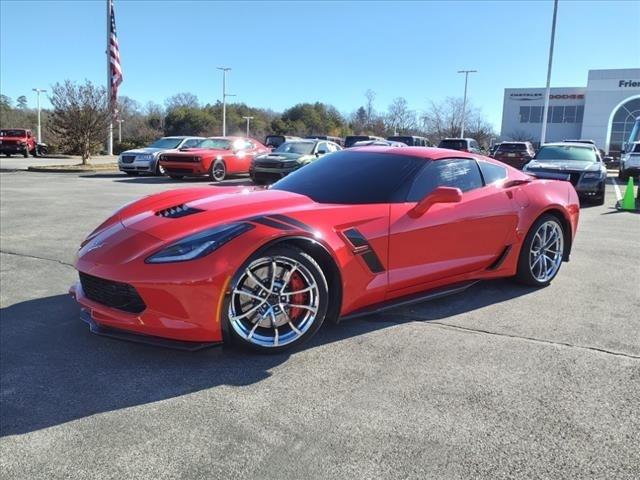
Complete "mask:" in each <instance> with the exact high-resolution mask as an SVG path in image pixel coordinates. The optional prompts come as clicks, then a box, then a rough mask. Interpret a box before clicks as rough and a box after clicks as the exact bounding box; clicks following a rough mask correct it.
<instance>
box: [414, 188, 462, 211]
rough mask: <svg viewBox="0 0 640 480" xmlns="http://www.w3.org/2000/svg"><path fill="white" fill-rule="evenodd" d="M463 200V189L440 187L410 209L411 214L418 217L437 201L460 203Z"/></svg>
mask: <svg viewBox="0 0 640 480" xmlns="http://www.w3.org/2000/svg"><path fill="white" fill-rule="evenodd" d="M461 200H462V191H461V190H460V189H459V188H453V187H438V188H436V189H435V190H433V191H432V192H431V193H428V194H427V195H426V196H425V197H424V198H423V199H422V200H420V201H419V202H418V203H417V204H416V206H415V207H413V208H412V209H411V210H409V216H410V217H412V218H418V217H421V216H422V215H424V214H425V213H426V212H427V210H429V209H430V208H431V206H432V205H435V204H436V203H458V202H460V201H461Z"/></svg>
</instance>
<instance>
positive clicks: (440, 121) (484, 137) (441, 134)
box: [422, 97, 495, 145]
mask: <svg viewBox="0 0 640 480" xmlns="http://www.w3.org/2000/svg"><path fill="white" fill-rule="evenodd" d="M462 103H463V101H462V99H461V98H453V97H448V98H446V99H445V100H444V101H442V102H440V103H435V102H431V104H430V105H429V107H428V108H427V110H425V111H424V112H423V114H422V128H423V130H424V131H425V132H426V135H427V137H429V139H430V140H431V141H432V142H434V143H438V142H439V141H440V140H442V139H443V138H448V137H453V138H456V137H458V136H459V135H460V127H461V123H462ZM465 117H466V120H465V124H466V128H465V130H466V133H467V134H468V135H469V137H471V138H475V139H476V140H477V141H478V142H479V143H480V144H483V145H488V144H489V142H490V141H491V137H494V136H495V132H494V131H493V126H492V125H491V124H490V123H489V122H488V121H487V120H486V119H485V118H484V116H483V115H482V112H481V111H480V110H479V109H478V108H475V107H474V106H473V105H471V104H470V102H469V101H467V109H466V115H465Z"/></svg>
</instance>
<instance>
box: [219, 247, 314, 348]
mask: <svg viewBox="0 0 640 480" xmlns="http://www.w3.org/2000/svg"><path fill="white" fill-rule="evenodd" d="M319 301H320V291H319V288H318V285H317V283H316V281H315V280H314V277H313V275H312V274H311V272H310V271H309V269H308V268H307V267H306V266H305V265H303V264H301V263H300V262H298V261H296V260H293V259H291V258H288V257H285V256H274V257H262V258H259V259H257V260H255V261H253V262H252V263H251V264H249V266H248V267H247V268H246V269H245V270H244V271H243V272H242V274H241V275H240V278H239V279H238V281H237V282H236V283H235V285H234V287H233V289H232V291H231V299H230V301H229V311H228V316H229V323H230V325H231V327H232V328H233V329H234V330H235V332H236V333H237V334H238V335H240V336H241V337H242V338H244V339H245V340H247V341H248V342H250V343H252V344H255V345H258V346H261V347H279V346H283V345H287V344H289V343H292V342H294V341H296V340H297V339H299V338H300V337H302V336H303V335H304V334H305V332H307V330H309V328H310V327H311V326H312V325H313V324H314V322H315V321H316V319H317V314H318V308H319Z"/></svg>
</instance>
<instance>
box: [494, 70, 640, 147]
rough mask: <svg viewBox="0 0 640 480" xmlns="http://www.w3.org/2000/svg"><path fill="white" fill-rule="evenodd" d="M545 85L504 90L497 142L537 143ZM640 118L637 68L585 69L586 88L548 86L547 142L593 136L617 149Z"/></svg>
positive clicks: (639, 91)
mask: <svg viewBox="0 0 640 480" xmlns="http://www.w3.org/2000/svg"><path fill="white" fill-rule="evenodd" d="M544 95H545V89H544V88H507V89H505V91H504V104H503V107H502V130H501V134H500V137H501V139H502V140H530V141H532V142H534V143H536V144H538V143H540V134H541V130H542V110H543V105H544ZM637 117H640V68H627V69H618V70H590V71H589V76H588V80H587V86H586V87H566V88H552V89H551V93H550V96H549V112H548V115H547V138H546V141H547V142H555V141H559V140H565V139H577V138H583V139H590V140H595V142H596V144H597V145H598V147H599V148H602V149H603V150H604V151H605V152H607V153H609V152H612V153H617V152H619V151H620V147H621V144H622V142H623V141H625V140H626V139H627V137H628V136H629V134H630V132H631V129H632V128H633V123H634V121H635V119H636V118H637Z"/></svg>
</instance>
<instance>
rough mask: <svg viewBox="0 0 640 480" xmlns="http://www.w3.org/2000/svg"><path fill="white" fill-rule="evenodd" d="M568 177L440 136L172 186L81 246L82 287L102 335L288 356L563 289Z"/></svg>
mask: <svg viewBox="0 0 640 480" xmlns="http://www.w3.org/2000/svg"><path fill="white" fill-rule="evenodd" d="M578 217H579V202H578V197H577V195H576V192H575V190H574V188H573V186H572V185H571V183H569V182H565V181H558V180H549V179H539V178H535V177H532V176H529V175H527V174H525V173H523V172H520V171H518V170H516V169H514V168H511V167H509V166H507V165H504V164H502V163H500V162H498V161H496V160H493V159H491V158H487V157H483V156H480V155H475V154H471V153H466V152H460V151H453V150H444V149H436V148H425V147H407V148H392V147H362V148H354V149H350V150H343V151H340V152H335V153H331V154H328V155H325V156H324V157H322V158H321V159H319V160H318V161H316V162H313V163H311V164H309V165H307V166H305V167H304V168H301V169H300V170H297V171H295V172H293V173H292V174H290V175H288V176H287V177H285V178H283V179H282V180H280V181H278V182H277V183H275V184H274V185H273V186H272V187H271V188H268V189H262V188H258V187H250V188H249V187H231V186H228V187H222V186H207V187H198V188H190V189H178V190H170V191H165V192H162V193H159V194H156V195H151V196H148V197H146V198H143V199H140V200H138V201H136V202H134V203H131V204H129V205H126V206H124V207H122V208H121V209H120V210H118V211H117V212H115V213H114V214H113V215H112V216H111V217H110V218H108V219H107V220H106V221H105V222H104V223H102V224H101V225H100V226H98V227H97V228H96V229H95V230H94V231H93V232H92V233H91V234H90V235H89V236H88V237H87V238H86V239H85V240H84V242H83V243H82V244H81V247H80V250H79V251H78V254H77V260H76V263H75V265H76V268H77V269H78V271H79V277H80V278H79V281H78V282H77V283H76V284H75V285H74V286H72V287H71V290H70V293H71V294H72V295H73V296H74V297H75V299H76V300H77V301H78V302H79V303H80V305H81V316H82V317H83V319H84V320H85V321H86V322H87V323H89V325H90V328H91V330H92V331H93V332H94V333H98V334H102V335H107V336H112V337H116V338H123V339H127V340H136V341H141V342H146V343H155V344H160V345H167V346H173V347H177V348H185V349H190V350H194V349H197V348H201V347H204V346H208V345H211V344H216V343H221V342H235V343H238V344H240V345H242V346H246V347H249V348H252V349H255V350H259V351H280V350H283V349H286V348H290V347H293V346H297V345H299V344H300V343H301V342H303V341H304V340H306V339H308V338H310V337H311V336H312V335H313V334H314V333H315V332H317V330H318V329H319V328H320V326H321V325H322V323H323V322H324V321H330V322H339V321H341V320H344V319H347V318H353V317H357V316H360V315H367V314H370V313H372V312H377V311H380V310H383V309H387V308H392V307H394V306H398V305H406V304H410V303H413V302H418V301H425V300H429V299H433V298H439V297H442V296H444V295H448V294H452V293H456V292H462V291H463V290H464V289H466V288H467V287H469V286H470V285H472V284H473V283H475V282H477V281H479V280H486V279H493V278H499V277H514V279H516V280H518V281H520V282H523V283H525V284H528V285H532V286H534V287H544V286H546V285H548V284H549V283H550V282H551V281H552V280H553V278H554V277H555V276H556V275H557V273H558V271H559V269H560V266H561V264H562V262H563V261H567V260H568V259H569V255H570V252H571V246H572V243H573V239H574V236H575V234H576V229H577V225H578Z"/></svg>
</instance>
